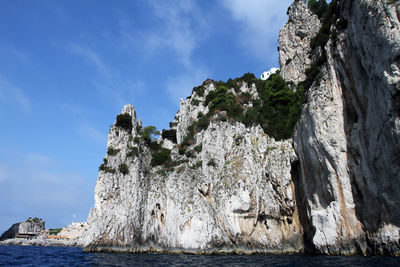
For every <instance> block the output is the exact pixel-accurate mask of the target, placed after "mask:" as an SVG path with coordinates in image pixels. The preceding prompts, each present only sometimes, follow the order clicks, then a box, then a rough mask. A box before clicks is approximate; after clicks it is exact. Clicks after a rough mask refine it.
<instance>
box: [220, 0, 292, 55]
mask: <svg viewBox="0 0 400 267" xmlns="http://www.w3.org/2000/svg"><path fill="white" fill-rule="evenodd" d="M292 2H293V0H282V1H276V0H246V1H243V0H224V2H223V6H224V7H225V8H226V9H228V10H229V11H230V12H231V13H232V16H233V18H234V19H235V20H236V21H239V22H241V23H243V30H242V31H241V32H239V33H238V37H239V38H240V39H239V40H238V41H239V42H240V43H241V44H242V46H243V47H245V48H246V49H247V50H248V51H250V52H251V53H252V54H253V55H254V56H255V57H258V58H259V59H260V60H261V61H264V62H266V59H268V58H269V57H271V56H272V55H273V54H274V53H275V54H276V51H277V50H276V45H277V40H278V36H279V30H280V28H281V27H282V26H283V24H284V23H285V22H286V21H287V15H286V10H287V8H288V7H289V5H290V4H291V3H292Z"/></svg>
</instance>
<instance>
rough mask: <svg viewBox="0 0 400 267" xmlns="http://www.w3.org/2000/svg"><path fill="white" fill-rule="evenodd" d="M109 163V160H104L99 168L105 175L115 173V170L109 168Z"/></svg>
mask: <svg viewBox="0 0 400 267" xmlns="http://www.w3.org/2000/svg"><path fill="white" fill-rule="evenodd" d="M107 163H108V161H107V159H106V158H104V159H103V163H102V164H101V165H100V166H99V171H103V172H105V173H115V170H114V169H113V168H111V167H108V166H107Z"/></svg>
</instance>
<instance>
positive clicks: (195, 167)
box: [190, 160, 203, 169]
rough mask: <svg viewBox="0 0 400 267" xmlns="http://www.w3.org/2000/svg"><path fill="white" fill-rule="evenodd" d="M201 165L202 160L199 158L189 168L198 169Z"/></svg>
mask: <svg viewBox="0 0 400 267" xmlns="http://www.w3.org/2000/svg"><path fill="white" fill-rule="evenodd" d="M202 165H203V161H201V160H199V161H198V162H196V164H194V165H192V166H191V167H190V168H191V169H198V168H200V167H201V166H202Z"/></svg>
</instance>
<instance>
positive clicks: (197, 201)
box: [82, 0, 400, 255]
mask: <svg viewBox="0 0 400 267" xmlns="http://www.w3.org/2000/svg"><path fill="white" fill-rule="evenodd" d="M332 3H333V4H331V7H332V8H331V9H330V11H329V12H331V15H332V16H335V19H334V20H332V21H330V22H329V23H330V24H329V25H326V24H325V25H323V23H321V22H320V21H319V19H318V17H317V16H316V15H313V13H312V12H311V11H310V10H308V8H307V5H306V1H304V0H295V1H294V3H293V4H292V6H291V7H290V8H289V10H288V14H289V21H288V23H287V24H286V25H285V26H284V27H283V29H282V30H281V33H280V39H279V46H280V49H279V51H280V63H281V75H282V76H283V77H284V78H285V79H286V80H288V81H290V82H292V83H293V86H292V89H293V90H301V89H304V88H305V89H307V90H308V91H307V103H306V104H305V105H304V106H303V110H302V115H301V118H300V121H299V123H298V125H297V128H296V131H295V135H294V137H293V140H292V139H288V140H282V141H276V140H274V139H273V138H271V137H269V136H267V135H266V134H265V133H264V131H263V128H261V127H260V126H259V125H257V126H254V125H253V126H248V127H246V126H245V125H244V124H242V123H241V122H238V121H235V120H231V119H229V117H227V116H226V115H227V114H226V112H225V111H220V110H213V112H212V114H211V115H210V116H211V117H210V118H209V120H210V123H209V124H207V125H206V126H204V125H203V126H202V127H198V128H194V127H193V124H194V123H195V122H197V121H198V120H199V118H202V116H203V115H204V114H206V113H209V107H210V106H209V105H207V104H206V103H205V102H206V101H207V99H206V98H207V97H206V96H207V95H208V94H209V93H210V92H213V91H215V90H218V89H217V87H218V86H217V83H216V82H214V81H212V80H207V81H205V82H204V83H203V84H202V85H201V86H199V87H196V88H194V90H193V92H192V95H191V96H189V97H188V98H187V99H186V100H181V102H180V110H179V111H178V113H177V115H176V116H175V119H174V121H173V122H172V123H171V129H172V130H176V143H175V141H173V140H168V139H166V138H165V139H164V138H160V139H159V140H158V141H157V142H158V144H159V145H160V146H161V147H163V148H164V150H163V151H162V152H163V153H164V152H165V153H167V154H168V155H169V156H170V162H169V163H168V164H164V165H162V166H158V165H159V164H158V163H156V164H154V153H155V152H154V151H153V150H154V146H157V145H156V144H155V142H154V141H151V140H150V139H149V138H148V137H147V139H146V138H145V137H144V134H143V130H142V129H141V128H142V127H141V123H138V122H137V119H136V114H135V110H134V108H133V107H132V106H130V105H127V106H125V107H124V109H123V110H122V113H121V118H122V117H123V118H124V119H125V121H124V122H123V123H122V122H121V123H119V122H118V117H117V120H116V122H115V124H114V125H113V126H112V127H111V129H110V133H109V138H108V142H107V146H108V153H107V156H106V158H105V159H104V163H103V164H102V165H101V166H100V173H99V178H98V182H97V185H96V189H95V206H94V208H93V209H92V210H91V211H90V214H89V217H88V230H87V231H86V232H85V233H84V235H83V237H82V243H83V246H84V249H85V250H87V251H161V252H192V253H218V252H244V253H251V252H272V253H285V252H301V251H309V252H316V253H325V254H345V255H348V254H357V253H358V254H381V255H383V254H384V255H399V254H400V245H399V237H400V234H399V233H400V229H399V227H400V209H399V208H398V207H399V206H400V192H399V191H400V186H399V185H400V162H399V158H400V118H399V115H400V93H399V92H400V87H399V79H400V70H399V49H400V46H399V44H400V40H399V38H400V31H399V29H400V23H399V15H400V7H399V3H398V2H397V1H395V2H394V4H393V3H392V4H390V2H389V1H382V0H379V1H372V0H364V1H361V0H352V1H332ZM334 5H336V7H334V8H333V6H334ZM328 21H329V20H328ZM321 25H322V26H321ZM320 28H322V29H323V30H324V31H325V32H323V34H319V30H320ZM326 31H328V33H326ZM316 36H317V37H316ZM326 37H328V39H326V40H325V41H326V42H325V41H320V42H315V39H314V38H322V39H323V38H326ZM313 40H314V44H315V43H317V45H311V43H312V42H313ZM317 41H318V40H317ZM310 70H312V71H310ZM310 75H315V77H314V76H310ZM310 77H311V78H310ZM305 81H306V82H305ZM231 82H232V81H231ZM233 82H234V81H233ZM236 85H237V88H227V89H228V91H229V92H230V93H231V94H232V95H235V96H237V94H240V95H241V96H243V97H244V98H243V103H245V104H243V108H244V109H246V108H248V107H250V106H251V105H253V104H252V103H254V102H251V101H247V102H246V101H245V98H248V97H250V98H252V99H257V98H259V96H258V93H257V88H256V87H255V85H254V84H249V83H246V82H241V83H240V84H236ZM296 85H298V87H296ZM245 92H247V93H249V94H242V93H245ZM298 92H301V91H298ZM249 95H250V96H249ZM235 99H236V100H238V98H235ZM123 114H125V115H123ZM122 115H123V116H122ZM128 115H129V116H128ZM127 118H129V119H128V121H126V119H127ZM194 129H195V130H194ZM191 135H193V136H191ZM188 137H190V138H188ZM165 153H164V154H165ZM160 156H162V155H161V154H160ZM152 158H153V159H152Z"/></svg>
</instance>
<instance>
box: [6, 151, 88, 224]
mask: <svg viewBox="0 0 400 267" xmlns="http://www.w3.org/2000/svg"><path fill="white" fill-rule="evenodd" d="M16 158H18V160H16ZM0 184H1V186H0V195H1V196H2V198H3V199H6V200H7V206H8V209H6V210H5V211H4V210H2V212H5V213H7V212H8V213H10V214H7V215H9V217H7V219H12V217H14V218H15V217H18V218H27V217H29V216H38V217H43V218H44V219H46V220H47V222H50V223H51V224H53V225H54V224H55V223H57V224H60V226H62V223H69V221H68V220H69V218H67V221H65V218H58V217H59V216H60V215H61V214H63V213H64V212H67V213H68V214H72V213H75V214H79V215H80V219H81V220H82V219H85V217H86V215H87V210H86V209H87V207H88V206H89V205H90V203H88V202H91V197H89V198H88V197H87V196H86V195H87V191H88V188H87V185H88V184H87V182H85V178H84V177H83V176H81V175H80V174H78V173H75V172H70V171H66V170H64V169H62V168H61V165H60V164H58V163H57V162H56V161H55V160H54V159H52V158H50V157H48V156H46V155H42V154H38V153H28V154H25V155H18V157H10V158H9V159H6V160H4V162H2V163H1V164H0ZM83 202H84V203H83ZM83 204H84V205H83ZM11 210H12V213H13V214H12V216H11ZM60 217H61V216H60ZM15 220H17V219H15ZM15 222H16V221H12V222H5V221H2V222H0V228H3V229H4V228H6V227H8V226H7V225H4V224H5V223H7V224H9V223H15Z"/></svg>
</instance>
